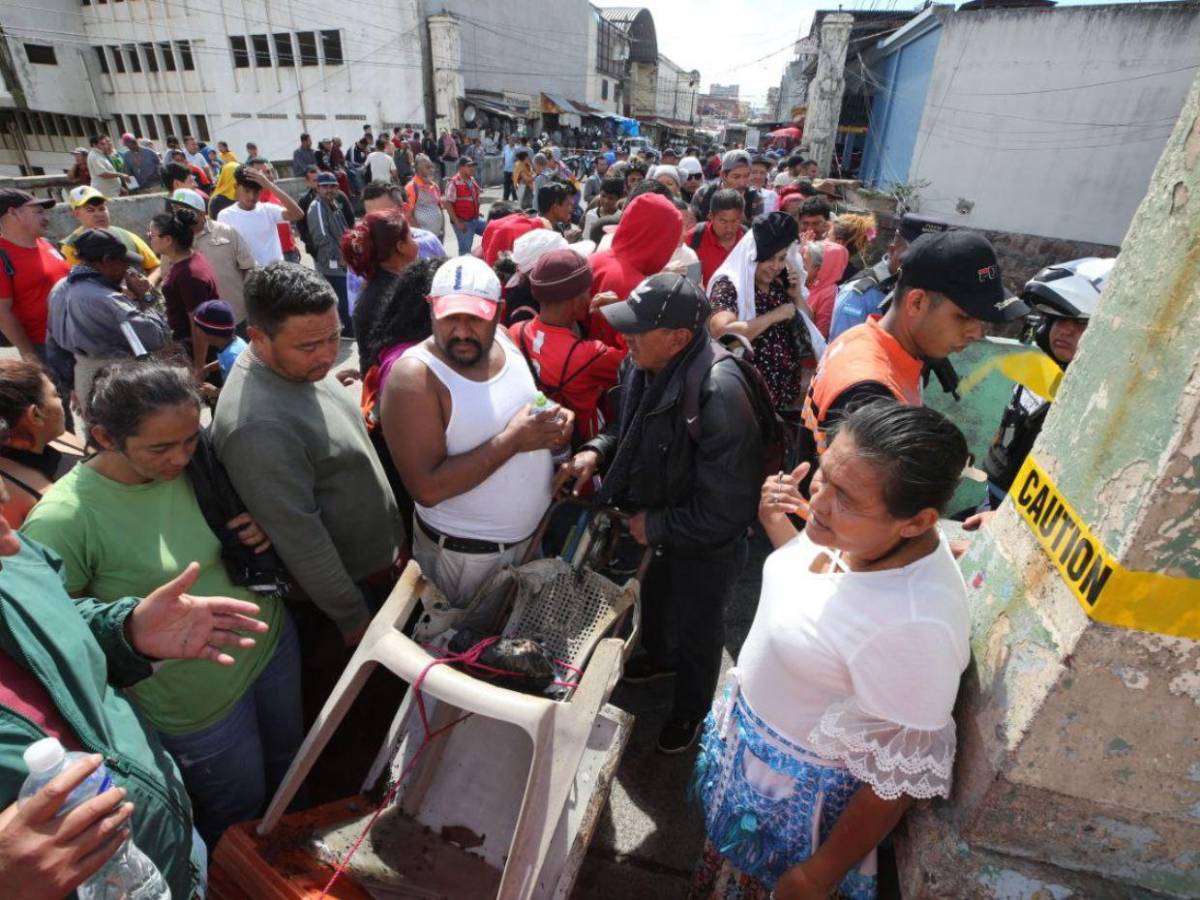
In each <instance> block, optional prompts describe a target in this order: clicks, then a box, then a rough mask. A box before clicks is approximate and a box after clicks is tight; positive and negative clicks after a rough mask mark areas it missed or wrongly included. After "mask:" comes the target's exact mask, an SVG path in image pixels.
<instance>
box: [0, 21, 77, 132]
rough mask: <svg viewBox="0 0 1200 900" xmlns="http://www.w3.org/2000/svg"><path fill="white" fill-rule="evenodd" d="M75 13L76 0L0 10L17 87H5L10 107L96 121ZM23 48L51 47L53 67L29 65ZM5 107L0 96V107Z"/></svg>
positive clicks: (6, 103)
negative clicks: (18, 97) (18, 100)
mask: <svg viewBox="0 0 1200 900" xmlns="http://www.w3.org/2000/svg"><path fill="white" fill-rule="evenodd" d="M81 9H83V7H81V6H80V5H79V3H78V0H45V2H40V0H39V2H38V3H36V4H32V3H31V4H11V5H10V4H0V25H3V27H4V31H5V35H6V37H5V43H6V44H7V45H8V54H9V59H10V60H11V62H12V66H13V69H14V70H15V74H16V82H17V84H15V85H7V84H6V86H5V87H6V92H7V93H8V94H10V96H12V97H13V98H14V101H13V103H12V105H19V106H27V107H28V108H30V109H37V110H45V111H47V112H57V113H66V114H68V115H77V116H96V115H100V109H99V107H98V104H97V100H96V96H95V94H94V92H93V91H92V90H91V84H90V81H89V77H90V75H89V68H88V64H87V60H88V58H90V57H91V56H92V55H93V50H92V48H91V47H90V46H89V45H88V42H87V40H86V39H85V38H84V37H83V30H84V29H83V15H82V13H81ZM76 35H78V36H76ZM26 43H31V44H44V45H49V46H52V47H53V48H54V53H55V57H56V59H57V60H58V64H57V65H52V66H51V65H40V64H34V63H31V62H29V59H28V57H27V56H26V53H25V46H24V45H25V44H26ZM14 88H15V89H16V90H17V91H19V92H20V94H21V95H23V99H24V103H22V104H16V103H15V97H16V92H15V91H14ZM8 105H10V103H9V102H5V101H4V99H3V96H0V106H8Z"/></svg>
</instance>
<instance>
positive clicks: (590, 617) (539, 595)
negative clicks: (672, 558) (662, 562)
mask: <svg viewBox="0 0 1200 900" xmlns="http://www.w3.org/2000/svg"><path fill="white" fill-rule="evenodd" d="M511 573H512V575H513V577H515V579H516V581H517V594H516V599H515V600H514V603H513V611H512V615H511V616H510V617H509V620H508V624H507V625H506V626H505V628H504V634H505V636H507V637H526V638H532V639H533V640H535V641H538V642H539V643H541V644H542V646H544V647H545V648H546V649H547V650H548V651H549V652H550V655H551V656H553V657H555V658H556V659H559V660H563V661H565V662H568V663H570V664H571V665H572V666H575V667H577V668H583V666H584V664H585V663H586V662H587V658H588V656H590V655H591V652H592V650H593V648H594V647H595V646H596V644H597V642H598V641H599V640H600V639H601V638H602V637H604V635H605V634H606V633H607V632H608V630H609V629H610V628H611V627H612V625H613V623H614V622H615V621H616V620H617V618H618V617H619V616H621V615H622V614H623V613H624V612H625V611H626V610H628V609H629V608H630V607H631V606H633V604H634V602H635V600H636V598H637V593H638V586H637V582H636V581H631V582H629V583H628V584H627V585H626V586H625V587H624V588H622V587H619V586H617V585H616V584H614V583H613V582H611V581H609V580H608V579H607V578H605V577H604V576H603V575H599V574H597V573H596V572H593V571H592V570H590V569H583V570H581V571H579V572H576V571H575V570H574V569H573V568H572V567H571V566H570V564H569V563H567V562H565V561H564V560H561V559H541V560H536V561H534V562H531V563H527V564H526V565H524V566H521V567H519V568H517V569H513V570H511Z"/></svg>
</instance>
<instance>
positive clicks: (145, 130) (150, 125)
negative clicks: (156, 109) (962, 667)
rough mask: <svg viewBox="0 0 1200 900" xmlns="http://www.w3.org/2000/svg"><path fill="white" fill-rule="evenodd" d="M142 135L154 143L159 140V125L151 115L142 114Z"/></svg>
mask: <svg viewBox="0 0 1200 900" xmlns="http://www.w3.org/2000/svg"><path fill="white" fill-rule="evenodd" d="M142 134H144V135H145V136H146V137H148V138H150V140H152V141H157V140H158V123H157V122H155V121H154V116H152V115H150V114H149V113H142Z"/></svg>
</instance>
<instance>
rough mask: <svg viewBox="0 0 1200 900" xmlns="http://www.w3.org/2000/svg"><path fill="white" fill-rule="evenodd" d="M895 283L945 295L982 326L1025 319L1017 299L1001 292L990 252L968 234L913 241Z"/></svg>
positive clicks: (996, 263) (1026, 312)
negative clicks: (898, 281) (982, 322)
mask: <svg viewBox="0 0 1200 900" xmlns="http://www.w3.org/2000/svg"><path fill="white" fill-rule="evenodd" d="M900 283H901V284H902V285H904V286H906V287H915V288H923V289H924V290H927V291H936V292H937V293H939V294H945V295H946V296H947V297H949V298H950V299H951V300H953V301H954V303H955V305H957V306H958V307H959V309H961V310H962V311H963V312H965V313H967V315H970V316H974V317H975V318H976V319H982V320H983V321H985V322H1011V321H1013V320H1014V319H1019V318H1021V317H1022V316H1027V315H1029V307H1028V306H1026V305H1025V303H1024V302H1023V301H1022V300H1021V298H1019V297H1015V296H1010V295H1008V294H1007V292H1006V291H1005V290H1004V283H1003V282H1002V281H1001V280H1000V263H999V261H998V260H997V259H996V250H995V248H993V247H992V245H991V244H990V243H988V240H987V238H985V237H984V236H983V235H981V234H978V233H976V232H974V231H967V230H965V229H963V230H957V231H942V232H939V233H935V234H923V235H921V236H920V237H918V238H917V239H916V240H915V241H913V242H912V243H911V244H909V246H908V249H907V250H906V251H904V255H903V256H902V257H900Z"/></svg>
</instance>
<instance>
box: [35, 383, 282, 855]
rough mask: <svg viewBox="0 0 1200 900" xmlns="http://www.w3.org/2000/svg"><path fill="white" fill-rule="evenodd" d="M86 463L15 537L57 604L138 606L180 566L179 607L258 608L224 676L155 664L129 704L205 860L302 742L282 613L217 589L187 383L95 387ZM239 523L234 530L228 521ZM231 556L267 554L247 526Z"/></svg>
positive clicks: (213, 670) (215, 669)
mask: <svg viewBox="0 0 1200 900" xmlns="http://www.w3.org/2000/svg"><path fill="white" fill-rule="evenodd" d="M88 407H89V410H88V418H89V421H90V423H91V443H93V444H94V445H95V446H96V447H97V448H98V450H99V452H98V453H97V454H96V456H95V457H93V458H92V459H91V460H89V461H88V462H87V463H84V464H82V465H78V466H76V467H75V468H74V469H72V470H71V472H69V473H68V474H67V475H66V476H64V477H63V478H62V479H60V480H59V481H58V482H57V483H56V484H55V485H54V486H53V487H52V488H51V489H50V490H49V491H48V492H47V493H46V495H45V496H44V497H43V498H42V500H41V502H40V503H38V505H37V506H36V507H35V508H34V510H33V511H32V512H31V513H30V515H29V517H28V518H27V519H26V521H25V525H24V527H23V530H24V532H25V533H26V534H28V535H29V536H30V537H31V538H33V539H34V540H37V541H39V542H41V543H42V544H45V545H46V546H48V547H50V548H51V549H52V550H54V552H56V553H57V554H58V555H59V556H61V557H62V560H63V564H64V569H65V575H66V585H67V590H68V591H69V592H70V593H71V594H72V595H73V596H83V595H87V596H91V597H95V598H96V599H98V600H101V601H108V602H112V601H116V600H119V599H121V598H123V597H130V596H136V597H140V596H144V595H145V594H147V593H148V592H149V591H151V590H153V589H154V588H155V587H156V586H158V585H159V584H162V583H163V582H164V581H169V580H171V579H172V578H174V577H175V576H177V575H178V574H179V573H180V572H181V571H183V570H184V569H185V568H186V567H187V565H188V564H189V563H191V562H193V561H195V562H196V563H198V564H199V565H200V574H199V577H198V578H197V580H196V583H195V585H194V586H193V588H192V593H193V594H195V595H197V596H201V597H206V596H222V597H234V598H236V599H241V600H251V601H253V602H256V603H258V604H259V606H260V609H261V612H260V614H259V617H260V618H261V619H262V620H263V621H264V622H266V623H267V624H268V626H269V630H268V631H267V632H266V633H265V634H263V635H261V636H260V637H259V638H258V641H257V643H256V644H255V646H254V647H253V648H252V649H247V650H240V651H235V652H234V653H233V655H234V656H235V657H236V658H237V665H235V666H232V667H228V668H227V667H219V666H212V665H206V664H205V663H204V662H203V661H199V660H170V661H165V662H161V663H159V664H157V666H156V670H155V672H154V674H153V675H151V676H150V677H149V678H147V679H145V680H144V681H141V682H139V683H138V684H136V685H134V686H133V687H131V688H129V694H130V696H131V697H132V698H133V700H134V701H135V703H136V704H137V706H138V708H139V709H140V710H141V712H142V714H143V715H144V716H145V718H146V719H147V720H148V721H149V722H150V723H151V724H152V725H153V726H154V728H155V729H156V730H157V731H158V733H159V735H160V736H161V738H162V741H163V744H164V745H165V746H166V748H167V749H168V750H169V751H170V752H171V754H172V755H173V756H174V757H175V759H176V761H177V763H178V764H179V768H180V770H181V771H182V773H183V779H184V783H185V784H186V785H187V788H188V793H189V794H190V795H191V797H192V803H193V806H194V809H195V816H196V827H197V828H198V830H199V831H200V834H201V835H202V836H203V837H204V839H205V841H206V842H207V843H208V845H209V847H210V848H214V847H215V846H216V841H217V840H218V839H219V838H220V836H221V833H222V832H223V831H224V830H225V829H226V828H227V827H229V826H230V825H233V824H235V823H237V822H241V821H244V820H246V819H251V818H254V817H255V816H257V815H259V814H260V813H261V811H262V807H263V805H264V803H265V801H266V800H267V799H268V798H269V797H270V796H271V794H272V793H274V790H275V788H276V786H277V785H278V784H279V782H280V781H281V780H282V778H283V775H284V773H285V772H286V770H287V767H288V765H290V763H291V760H292V757H293V756H294V755H295V752H296V750H297V748H298V747H299V745H300V741H301V740H302V738H303V722H302V713H301V700H300V651H299V645H298V643H297V641H296V636H295V629H294V627H293V625H292V623H291V620H290V617H289V616H288V614H287V611H286V610H285V609H284V607H283V603H282V601H281V600H280V599H279V598H278V597H276V596H268V597H261V596H256V595H255V594H253V593H252V592H250V591H249V590H247V589H245V588H243V587H239V586H238V585H236V584H235V583H234V582H233V581H232V580H231V579H230V577H229V574H228V572H227V571H226V568H225V565H224V563H223V562H222V558H221V543H220V540H219V539H218V537H217V535H216V534H214V533H213V531H212V529H211V528H210V527H209V525H208V523H207V522H206V520H205V518H204V515H203V513H202V512H201V509H200V505H199V503H198V502H197V500H196V494H195V492H194V490H193V485H192V481H191V477H190V475H189V473H188V463H189V462H190V461H191V458H192V455H193V454H194V453H195V451H196V445H197V442H198V441H199V439H200V397H199V394H198V393H197V391H196V388H195V386H194V384H193V381H192V379H191V375H190V373H188V372H187V370H185V369H182V368H177V367H174V366H170V365H167V364H164V363H161V362H130V363H123V364H120V365H118V366H115V367H113V368H112V369H110V370H108V371H107V372H106V373H105V374H104V375H103V376H102V377H100V378H98V379H97V380H96V382H95V385H94V386H93V389H92V394H91V397H90V399H89V404H88ZM239 519H241V521H239ZM239 519H235V520H234V521H233V522H230V523H229V526H228V527H231V528H237V527H238V526H242V527H241V530H240V531H239V536H240V537H241V538H242V541H243V543H246V544H249V545H252V546H255V547H256V549H257V548H262V549H264V550H265V549H266V548H267V547H268V546H269V542H268V541H267V540H266V538H265V536H264V535H263V534H262V532H261V531H260V530H259V528H258V526H257V525H256V524H255V523H254V522H253V521H252V520H251V519H250V518H249V516H244V517H239Z"/></svg>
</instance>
